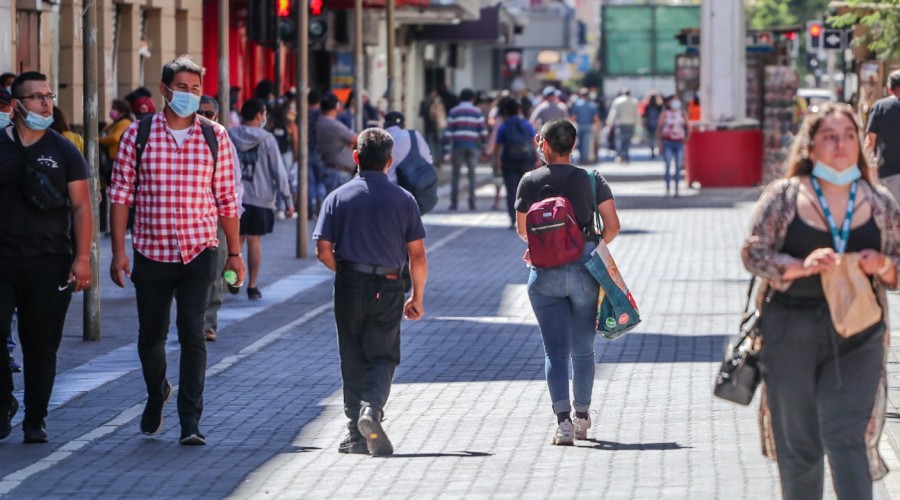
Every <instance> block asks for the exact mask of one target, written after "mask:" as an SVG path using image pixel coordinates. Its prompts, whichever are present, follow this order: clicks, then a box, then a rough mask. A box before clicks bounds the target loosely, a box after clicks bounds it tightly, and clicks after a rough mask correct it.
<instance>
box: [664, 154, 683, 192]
mask: <svg viewBox="0 0 900 500" xmlns="http://www.w3.org/2000/svg"><path fill="white" fill-rule="evenodd" d="M662 155H663V161H665V162H666V195H667V196H668V194H669V185H670V184H671V183H672V180H673V178H672V177H673V172H672V166H674V167H675V172H674V181H675V197H676V198H678V183H679V182H680V181H681V169H682V168H684V142H683V141H666V140H664V141H662Z"/></svg>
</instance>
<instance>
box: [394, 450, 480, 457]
mask: <svg viewBox="0 0 900 500" xmlns="http://www.w3.org/2000/svg"><path fill="white" fill-rule="evenodd" d="M492 456H494V454H493V453H485V452H483V451H460V452H458V453H394V454H393V455H391V456H389V457H383V458H441V457H492Z"/></svg>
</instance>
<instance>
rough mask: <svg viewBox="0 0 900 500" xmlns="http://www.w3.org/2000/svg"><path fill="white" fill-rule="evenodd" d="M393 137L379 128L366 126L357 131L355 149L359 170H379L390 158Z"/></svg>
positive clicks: (392, 148)
mask: <svg viewBox="0 0 900 500" xmlns="http://www.w3.org/2000/svg"><path fill="white" fill-rule="evenodd" d="M393 150H394V139H393V138H392V137H391V134H389V133H387V132H386V131H385V130H384V129H381V128H375V127H372V128H367V129H365V130H363V131H362V132H360V133H359V137H358V138H357V140H356V151H357V153H358V155H359V170H360V171H363V170H381V169H383V168H384V166H385V165H387V163H388V160H390V159H391V152H392V151H393Z"/></svg>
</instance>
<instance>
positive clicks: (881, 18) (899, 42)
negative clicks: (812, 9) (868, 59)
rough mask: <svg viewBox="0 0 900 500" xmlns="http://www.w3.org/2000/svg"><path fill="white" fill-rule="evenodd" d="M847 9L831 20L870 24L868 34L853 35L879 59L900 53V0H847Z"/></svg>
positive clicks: (834, 21)
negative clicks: (859, 36) (857, 36)
mask: <svg viewBox="0 0 900 500" xmlns="http://www.w3.org/2000/svg"><path fill="white" fill-rule="evenodd" d="M847 5H848V7H849V9H848V12H846V13H844V14H839V15H836V16H832V17H831V18H829V20H830V21H831V22H832V24H834V25H835V26H838V27H850V26H854V25H857V24H861V25H863V26H866V27H867V28H868V33H867V34H866V36H864V37H861V38H857V39H854V41H853V43H857V44H859V43H861V44H864V45H866V47H867V48H868V49H869V50H870V51H871V52H872V53H874V54H875V55H876V57H878V58H879V59H883V60H887V59H893V58H896V57H897V56H900V0H847Z"/></svg>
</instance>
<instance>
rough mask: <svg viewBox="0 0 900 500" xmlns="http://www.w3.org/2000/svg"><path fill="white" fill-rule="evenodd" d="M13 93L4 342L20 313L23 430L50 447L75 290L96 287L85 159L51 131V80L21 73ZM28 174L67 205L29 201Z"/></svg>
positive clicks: (0, 231) (1, 156)
mask: <svg viewBox="0 0 900 500" xmlns="http://www.w3.org/2000/svg"><path fill="white" fill-rule="evenodd" d="M12 96H13V99H12V105H13V110H14V112H15V115H14V117H13V126H12V127H7V128H5V129H3V130H0V213H2V214H4V217H2V218H0V338H6V337H7V335H9V333H10V331H9V330H10V322H11V321H12V314H13V311H14V310H17V311H18V317H19V326H18V330H19V342H20V343H21V344H22V352H23V354H24V360H25V421H24V422H23V423H22V430H23V432H24V434H25V442H26V443H46V442H47V431H46V426H45V423H44V419H45V418H46V416H47V406H48V404H49V402H50V393H51V391H52V390H53V381H54V379H55V378H56V352H57V350H58V349H59V344H60V341H61V340H62V330H63V323H64V322H65V319H66V311H67V310H68V308H69V302H70V300H71V298H72V292H80V291H82V290H84V289H86V288H88V287H89V286H90V284H91V264H90V245H91V234H92V232H93V222H92V221H93V219H92V216H91V202H90V194H89V191H88V181H87V165H86V163H85V161H84V157H83V156H81V153H79V152H78V150H77V149H75V146H74V145H72V143H70V142H69V141H68V140H66V139H65V138H64V137H63V136H61V135H59V134H58V133H56V132H54V131H53V130H50V129H49V128H48V127H49V126H50V124H51V123H52V122H53V101H54V100H55V98H56V96H55V95H53V94H52V93H51V92H50V87H49V85H47V78H46V77H45V76H44V75H42V74H41V73H38V72H35V71H29V72H25V73H22V74H21V75H19V76H18V77H17V78H16V79H15V80H14V81H13V84H12ZM29 169H30V170H36V171H38V172H41V173H43V174H44V176H46V178H47V179H48V180H49V183H50V184H51V185H52V187H53V189H55V190H56V191H57V192H58V193H59V194H61V195H62V196H63V198H65V199H66V200H67V204H66V206H65V207H64V208H60V209H56V210H50V211H42V210H40V209H38V208H36V207H35V206H33V205H32V204H31V202H30V201H28V200H26V198H25V196H23V190H22V185H21V182H22V178H23V176H24V175H25V173H26V172H27V171H28V170H29ZM73 225H74V228H73ZM73 229H74V231H73ZM73 236H74V240H73ZM8 363H9V361H8V358H7V357H6V356H0V439H3V438H5V437H6V436H8V435H9V433H10V431H11V420H12V417H13V415H14V414H15V413H16V410H17V409H18V406H19V404H18V401H16V399H15V397H13V394H12V393H13V381H12V375H11V373H10V370H9V365H8Z"/></svg>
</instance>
